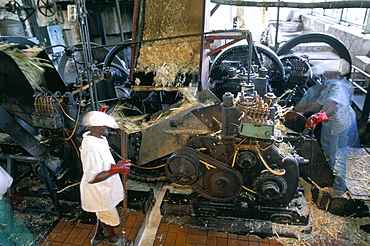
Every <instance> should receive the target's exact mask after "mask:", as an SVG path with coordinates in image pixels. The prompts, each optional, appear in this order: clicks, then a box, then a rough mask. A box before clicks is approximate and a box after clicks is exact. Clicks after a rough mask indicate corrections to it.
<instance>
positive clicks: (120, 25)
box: [116, 0, 125, 42]
mask: <svg viewBox="0 0 370 246" xmlns="http://www.w3.org/2000/svg"><path fill="white" fill-rule="evenodd" d="M116 10H117V17H118V26H119V32H120V35H121V41H122V42H123V41H124V40H125V37H124V36H123V27H122V15H121V7H120V6H119V0H116Z"/></svg>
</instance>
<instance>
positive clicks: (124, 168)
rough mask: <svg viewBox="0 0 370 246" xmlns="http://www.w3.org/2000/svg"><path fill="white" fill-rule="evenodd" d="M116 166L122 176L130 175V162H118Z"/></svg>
mask: <svg viewBox="0 0 370 246" xmlns="http://www.w3.org/2000/svg"><path fill="white" fill-rule="evenodd" d="M117 166H120V168H121V171H120V173H122V174H129V173H130V167H131V160H119V161H118V162H117Z"/></svg>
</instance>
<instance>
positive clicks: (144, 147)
mask: <svg viewBox="0 0 370 246" xmlns="http://www.w3.org/2000/svg"><path fill="white" fill-rule="evenodd" d="M202 107H204V106H203V105H197V106H195V107H193V108H190V109H188V110H185V111H183V112H181V113H179V114H177V115H174V116H172V117H170V118H168V119H166V120H163V121H161V122H159V123H157V124H154V125H152V126H150V127H149V128H146V129H144V130H143V131H142V139H141V147H140V151H139V158H138V162H137V164H138V165H142V164H145V163H148V162H150V161H153V160H156V159H158V158H161V157H164V156H166V155H169V154H171V153H173V152H174V151H175V150H177V149H179V148H182V147H183V146H185V144H186V142H187V141H188V139H189V138H190V137H191V136H194V135H198V134H206V133H212V130H211V129H210V128H209V127H208V126H207V125H205V124H204V123H203V122H202V121H201V120H200V119H198V118H197V117H196V116H195V115H194V114H193V113H192V110H196V109H200V108H202Z"/></svg>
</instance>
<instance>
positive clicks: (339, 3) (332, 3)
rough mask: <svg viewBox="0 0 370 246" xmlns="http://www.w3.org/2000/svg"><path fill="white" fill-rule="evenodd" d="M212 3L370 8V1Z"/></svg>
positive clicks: (217, 0) (240, 0)
mask: <svg viewBox="0 0 370 246" xmlns="http://www.w3.org/2000/svg"><path fill="white" fill-rule="evenodd" d="M211 2H212V3H216V4H224V5H236V6H249V7H287V8H309V9H312V8H323V9H341V8H370V1H330V2H309V3H305V2H282V1H263V2H262V1H248V0H211Z"/></svg>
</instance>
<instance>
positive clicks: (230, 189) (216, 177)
mask: <svg viewBox="0 0 370 246" xmlns="http://www.w3.org/2000/svg"><path fill="white" fill-rule="evenodd" d="M204 187H205V188H206V190H207V192H208V193H209V194H210V195H212V196H214V197H217V198H226V197H235V196H237V195H238V194H239V193H240V191H241V188H242V181H241V179H240V178H239V177H238V176H236V175H235V174H234V173H232V172H227V171H225V170H222V169H212V170H210V171H208V172H207V173H206V176H205V177H204Z"/></svg>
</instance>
